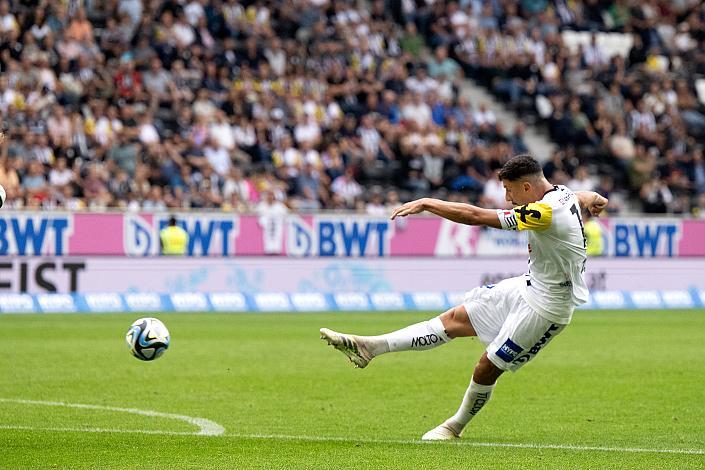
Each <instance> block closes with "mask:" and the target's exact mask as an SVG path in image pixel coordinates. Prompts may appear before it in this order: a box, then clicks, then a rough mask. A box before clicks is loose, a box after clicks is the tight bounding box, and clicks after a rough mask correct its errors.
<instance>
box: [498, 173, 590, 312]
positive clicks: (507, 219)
mask: <svg viewBox="0 0 705 470" xmlns="http://www.w3.org/2000/svg"><path fill="white" fill-rule="evenodd" d="M497 215H498V216H499V220H500V222H501V224H502V228H503V229H505V230H528V231H529V232H528V235H529V272H528V273H526V275H525V277H526V286H522V287H523V295H524V298H525V299H526V302H527V303H528V304H529V305H530V306H531V308H533V309H534V310H535V311H536V313H538V314H539V315H541V316H543V317H544V318H546V319H547V320H550V321H552V322H554V323H558V324H567V323H570V319H571V317H572V316H573V310H574V309H575V307H576V306H578V305H580V304H584V303H585V302H587V299H588V288H587V285H586V284H585V277H584V274H585V261H586V259H587V255H586V252H585V234H584V233H583V220H582V217H581V213H580V203H579V202H578V198H577V197H576V196H575V194H573V192H572V191H571V190H570V189H568V188H566V187H565V186H553V189H551V190H549V191H547V192H546V194H544V196H543V198H542V199H541V200H540V201H537V202H532V203H531V204H527V205H525V206H520V207H515V208H514V209H513V210H501V209H500V210H498V211H497Z"/></svg>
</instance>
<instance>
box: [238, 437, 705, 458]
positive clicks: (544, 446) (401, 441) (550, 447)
mask: <svg viewBox="0 0 705 470" xmlns="http://www.w3.org/2000/svg"><path fill="white" fill-rule="evenodd" d="M224 437H231V438H240V439H270V440H283V441H307V442H358V443H361V444H416V445H438V444H450V445H456V446H469V447H504V448H517V449H536V450H572V451H578V452H584V451H600V452H627V453H656V454H684V455H705V449H649V448H645V447H606V446H580V445H571V444H532V443H511V442H475V441H470V440H466V439H459V440H453V441H421V440H414V439H355V438H351V437H325V436H290V435H286V434H227V435H226V436H224Z"/></svg>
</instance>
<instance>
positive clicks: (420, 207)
mask: <svg viewBox="0 0 705 470" xmlns="http://www.w3.org/2000/svg"><path fill="white" fill-rule="evenodd" d="M425 210H426V204H425V201H424V199H417V200H415V201H411V202H407V203H406V204H403V205H401V206H399V207H397V208H396V209H394V212H392V217H391V219H392V220H394V219H395V218H397V217H406V216H407V215H411V214H419V213H421V212H423V211H425Z"/></svg>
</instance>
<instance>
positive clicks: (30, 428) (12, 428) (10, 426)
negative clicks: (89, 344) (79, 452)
mask: <svg viewBox="0 0 705 470" xmlns="http://www.w3.org/2000/svg"><path fill="white" fill-rule="evenodd" d="M2 429H6V430H10V431H47V432H97V433H113V432H115V433H121V434H157V435H167V436H202V435H203V434H196V433H193V432H188V431H184V432H180V431H162V430H159V429H153V430H152V429H109V428H58V427H57V428H52V427H36V426H21V425H14V424H0V430H2Z"/></svg>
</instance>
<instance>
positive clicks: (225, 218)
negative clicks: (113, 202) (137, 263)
mask: <svg viewBox="0 0 705 470" xmlns="http://www.w3.org/2000/svg"><path fill="white" fill-rule="evenodd" d="M238 220H239V219H238V218H237V217H235V216H231V215H215V214H214V215H206V216H195V215H187V216H185V217H181V218H179V220H178V222H177V224H178V225H179V226H180V227H181V228H183V229H184V230H186V232H187V233H188V235H189V243H188V249H187V254H188V255H189V256H198V255H215V256H227V255H231V254H233V253H234V251H235V250H234V248H233V247H234V246H235V238H236V237H237V235H238V233H239V224H238ZM168 223H169V218H168V216H155V217H154V220H153V221H152V223H149V222H148V221H147V220H145V219H144V218H143V217H141V216H138V215H130V216H126V217H125V223H124V228H125V233H124V244H125V253H127V254H128V255H131V256H149V255H158V254H159V252H160V248H159V232H160V231H161V230H162V229H163V228H164V227H166V226H167V225H168Z"/></svg>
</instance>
